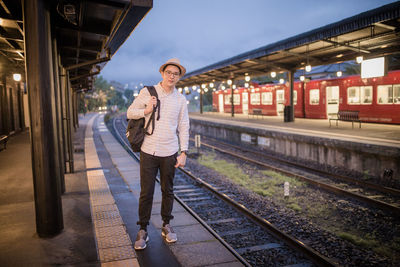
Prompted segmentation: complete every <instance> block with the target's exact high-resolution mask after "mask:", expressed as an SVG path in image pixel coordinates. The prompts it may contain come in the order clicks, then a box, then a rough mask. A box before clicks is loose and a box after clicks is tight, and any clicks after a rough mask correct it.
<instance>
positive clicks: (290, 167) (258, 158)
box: [191, 137, 400, 216]
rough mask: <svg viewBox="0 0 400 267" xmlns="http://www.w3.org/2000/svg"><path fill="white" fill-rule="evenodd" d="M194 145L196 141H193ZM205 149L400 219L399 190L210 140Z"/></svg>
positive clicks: (203, 141) (203, 139) (203, 142)
mask: <svg viewBox="0 0 400 267" xmlns="http://www.w3.org/2000/svg"><path fill="white" fill-rule="evenodd" d="M191 141H194V140H193V139H191ZM202 146H205V147H207V148H209V149H212V150H214V151H218V152H220V153H224V154H227V155H229V156H232V157H235V158H238V159H240V160H244V161H246V162H249V163H252V164H256V165H259V166H262V167H264V168H267V169H271V170H274V171H277V172H279V173H282V174H284V175H287V176H291V177H295V178H297V179H300V180H302V181H305V182H307V183H309V184H312V185H315V186H317V187H319V188H323V189H325V190H327V191H329V192H333V193H335V194H341V195H345V196H348V197H352V198H355V199H357V200H360V201H363V202H366V203H368V204H372V205H374V206H376V207H378V208H381V209H385V210H387V211H389V212H391V213H393V214H395V215H397V216H399V215H400V204H399V203H400V190H398V189H395V188H389V187H384V186H380V185H377V184H373V183H369V182H364V181H360V180H357V179H355V178H352V177H346V176H343V175H336V174H331V173H328V172H325V171H322V170H318V169H315V168H312V167H309V166H305V165H302V164H298V163H294V162H290V161H288V160H285V159H281V158H277V157H274V156H272V155H267V154H265V153H261V152H258V151H254V150H250V149H247V148H244V147H240V146H236V145H232V144H227V143H225V142H220V141H217V140H215V139H211V138H204V137H203V138H202Z"/></svg>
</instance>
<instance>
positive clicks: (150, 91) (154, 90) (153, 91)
mask: <svg viewBox="0 0 400 267" xmlns="http://www.w3.org/2000/svg"><path fill="white" fill-rule="evenodd" d="M146 88H147V90H148V91H149V93H150V95H151V96H155V97H156V98H157V105H156V109H157V110H158V113H157V120H159V119H160V99H158V94H157V91H156V88H154V86H146ZM153 110H154V109H153Z"/></svg>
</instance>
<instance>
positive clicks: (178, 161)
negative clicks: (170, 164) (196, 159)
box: [175, 153, 186, 168]
mask: <svg viewBox="0 0 400 267" xmlns="http://www.w3.org/2000/svg"><path fill="white" fill-rule="evenodd" d="M185 164H186V154H185V153H181V154H180V155H179V156H178V157H177V158H176V164H175V168H178V167H184V166H185Z"/></svg>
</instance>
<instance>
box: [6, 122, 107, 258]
mask: <svg viewBox="0 0 400 267" xmlns="http://www.w3.org/2000/svg"><path fill="white" fill-rule="evenodd" d="M80 120H81V123H82V124H85V122H86V121H87V117H86V118H83V117H80ZM84 129H85V127H80V128H78V130H77V132H76V133H75V139H74V144H75V145H76V146H79V144H82V143H83V141H84V139H83V133H84ZM76 151H78V150H76ZM74 158H75V173H73V174H66V175H65V183H66V192H65V194H64V195H63V196H62V206H63V218H64V230H63V231H62V233H61V234H59V235H57V236H55V237H53V238H39V237H38V235H37V234H36V223H35V207H34V205H35V204H34V198H33V178H32V166H31V152H30V138H29V132H28V131H25V132H22V133H19V134H16V135H13V136H11V137H10V139H9V142H8V144H7V149H6V150H3V151H1V152H0V184H1V187H0V222H1V223H0V266H54V265H61V266H100V264H99V262H98V260H97V252H96V244H95V241H94V234H93V227H92V221H91V214H90V208H89V190H88V185H87V180H86V167H85V162H84V154H83V153H82V152H81V151H78V152H75V153H74Z"/></svg>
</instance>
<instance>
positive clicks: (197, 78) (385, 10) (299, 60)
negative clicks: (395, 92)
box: [177, 1, 400, 87]
mask: <svg viewBox="0 0 400 267" xmlns="http://www.w3.org/2000/svg"><path fill="white" fill-rule="evenodd" d="M282 12H284V11H282ZM399 53H400V1H399V2H395V3H391V4H388V5H385V6H382V7H379V8H376V9H373V10H370V11H367V12H363V13H361V14H358V15H356V16H353V17H350V18H347V19H343V20H341V21H338V22H336V23H332V24H329V25H326V26H323V27H320V28H317V29H314V30H311V31H308V32H305V33H302V34H299V35H296V36H293V37H290V38H287V39H285V40H282V41H278V42H276V43H272V44H269V45H266V46H263V47H260V48H258V49H254V50H251V51H249V52H245V53H242V54H240V55H237V56H234V57H231V58H228V59H226V60H223V61H220V62H217V63H215V64H212V65H209V66H206V67H204V68H201V69H198V70H195V71H192V72H189V73H187V74H186V75H185V76H184V77H182V79H181V80H180V81H179V83H178V85H177V86H180V87H183V86H192V85H199V84H202V83H206V82H210V81H213V80H215V81H222V80H226V79H232V78H234V79H243V78H244V76H245V74H246V73H248V74H249V75H251V76H252V77H253V76H262V75H265V74H267V73H269V72H271V71H276V72H278V71H287V70H294V71H295V70H298V69H302V68H304V67H305V65H307V63H309V64H310V65H311V66H316V65H326V64H332V63H339V62H343V61H348V60H355V59H356V57H357V56H363V57H364V58H373V57H377V56H385V55H399Z"/></svg>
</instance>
